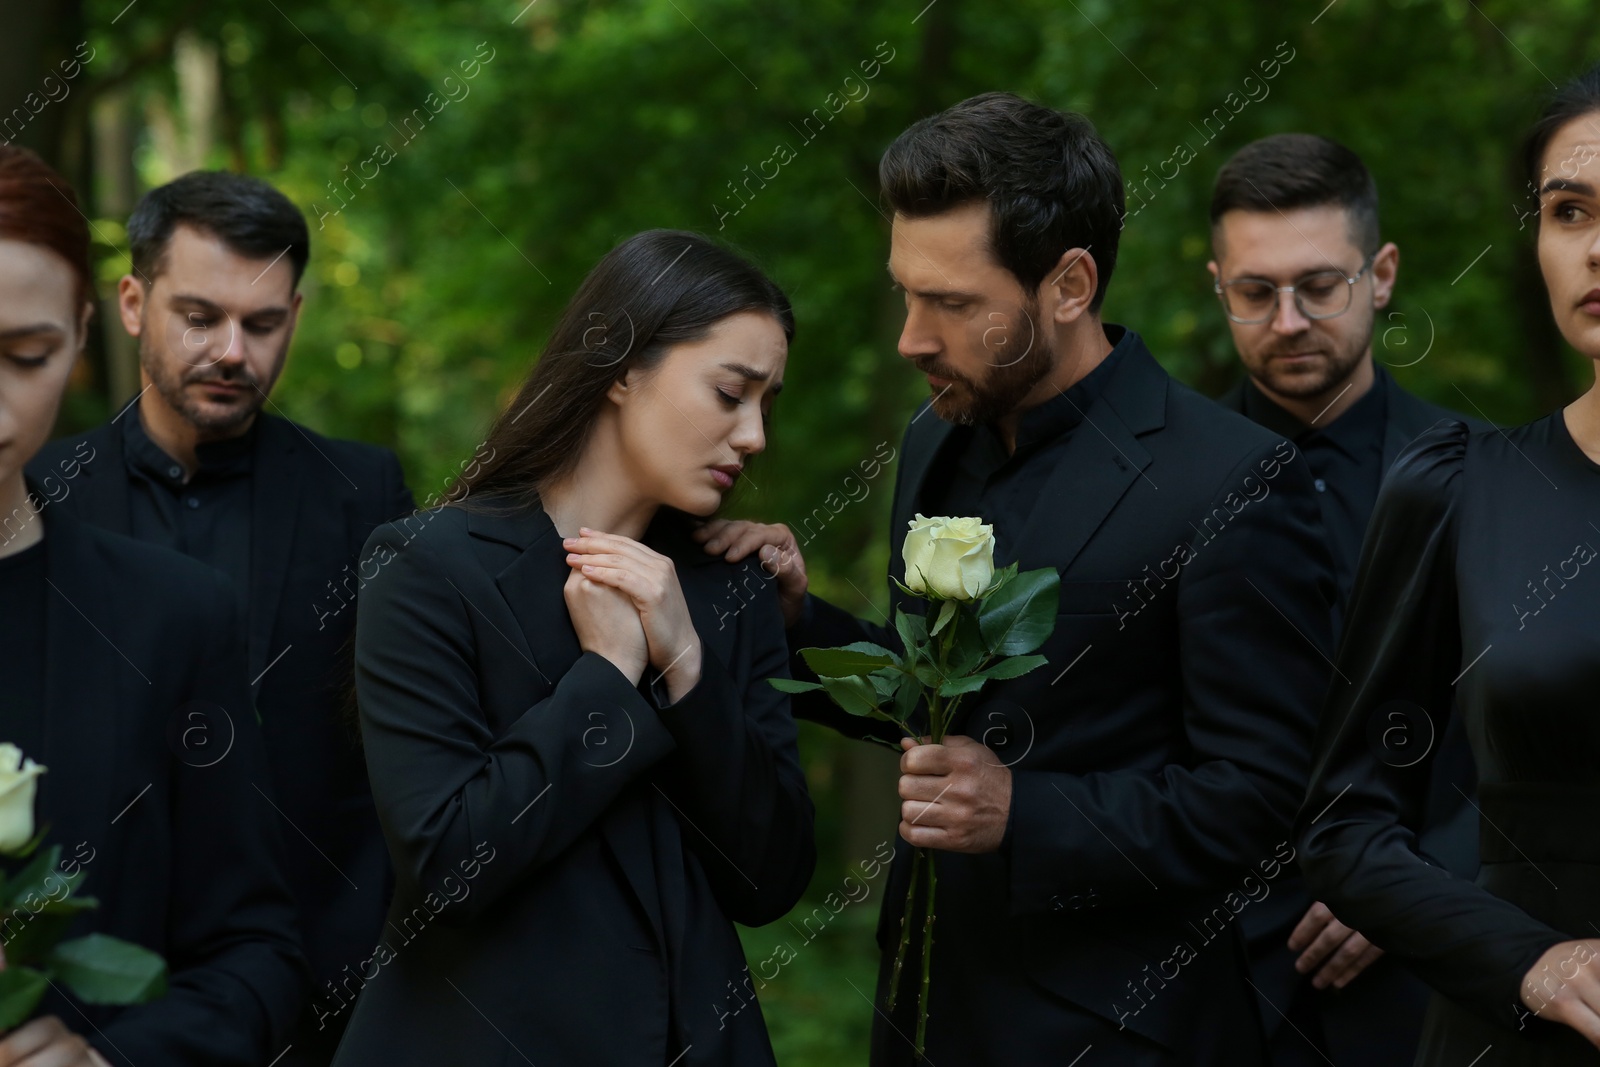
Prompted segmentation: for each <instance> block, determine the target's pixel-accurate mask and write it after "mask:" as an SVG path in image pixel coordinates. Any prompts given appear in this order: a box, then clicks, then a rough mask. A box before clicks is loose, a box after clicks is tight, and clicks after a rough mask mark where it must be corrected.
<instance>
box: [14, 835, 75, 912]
mask: <svg viewBox="0 0 1600 1067" xmlns="http://www.w3.org/2000/svg"><path fill="white" fill-rule="evenodd" d="M60 860H61V846H60V845H51V846H50V847H49V848H47V849H45V850H44V851H42V852H39V853H36V854H35V855H34V857H33V859H31V860H29V861H28V862H27V864H26V865H24V866H23V868H22V870H20V871H18V872H17V873H16V874H14V875H12V876H11V877H10V878H8V879H7V880H6V883H5V887H6V894H5V899H4V901H0V903H4V904H5V905H6V906H7V907H10V906H12V905H15V904H17V903H19V902H21V900H22V898H23V897H25V896H27V895H28V894H29V893H35V894H37V895H38V896H40V897H45V896H48V895H49V893H50V890H51V889H54V888H55V887H56V886H57V885H59V880H60V879H61V878H62V875H60V874H59V873H56V864H57V863H58V862H60ZM52 874H53V875H54V877H51V876H52ZM47 882H48V884H46V883H47ZM57 892H58V893H59V892H60V890H57ZM63 895H64V894H63Z"/></svg>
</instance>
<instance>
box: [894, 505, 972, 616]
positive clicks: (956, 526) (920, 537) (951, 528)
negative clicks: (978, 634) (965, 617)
mask: <svg viewBox="0 0 1600 1067" xmlns="http://www.w3.org/2000/svg"><path fill="white" fill-rule="evenodd" d="M910 527H911V529H910V531H909V532H908V533H907V534H906V539H905V543H904V545H902V546H901V549H900V553H901V556H902V557H903V558H904V560H905V564H906V586H907V587H908V588H910V589H912V590H914V591H916V592H918V593H925V594H932V595H935V596H940V597H943V598H945V599H946V600H973V599H975V598H977V597H980V596H982V595H983V594H984V593H986V592H988V590H989V583H990V582H991V581H992V580H993V579H994V527H993V526H990V525H987V524H985V523H984V522H982V521H981V520H979V519H974V518H955V519H951V518H944V517H936V518H931V519H930V518H926V517H924V516H923V515H922V513H921V512H918V513H917V517H916V518H914V519H912V520H911V523H910Z"/></svg>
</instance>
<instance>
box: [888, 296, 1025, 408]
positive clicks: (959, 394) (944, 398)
mask: <svg viewBox="0 0 1600 1067" xmlns="http://www.w3.org/2000/svg"><path fill="white" fill-rule="evenodd" d="M1020 313H1021V316H1022V320H1023V321H1024V322H1025V323H1027V325H1028V327H1029V331H1028V334H1027V341H1026V342H1025V344H1026V348H1025V350H1024V351H1023V353H1022V355H1020V356H1015V357H1012V356H1005V355H1001V356H991V357H990V360H989V366H988V367H987V368H986V369H985V372H984V375H983V378H982V380H981V381H974V380H973V379H971V378H968V377H965V376H963V375H959V374H956V373H955V372H954V371H952V370H950V369H949V368H948V367H943V366H941V365H939V364H938V363H919V364H918V365H917V370H919V371H921V372H922V373H924V374H931V375H933V376H934V377H935V378H945V379H947V380H949V381H950V382H952V383H953V384H951V385H949V386H947V387H946V388H945V389H944V390H943V391H941V392H939V393H936V394H934V398H933V413H934V414H935V415H937V416H939V418H941V419H943V420H945V421H946V422H951V423H955V424H956V425H958V426H972V425H975V424H977V423H982V422H995V421H998V420H999V419H1000V418H1002V417H1004V416H1006V415H1009V414H1011V413H1012V412H1014V411H1016V409H1017V405H1018V404H1020V403H1021V402H1022V400H1023V398H1024V397H1026V396H1027V395H1028V394H1029V393H1031V392H1032V391H1033V387H1034V386H1036V385H1038V384H1039V383H1040V382H1041V381H1043V380H1044V378H1045V376H1046V375H1048V374H1049V373H1050V371H1051V369H1052V364H1053V360H1052V359H1051V358H1050V357H1051V352H1050V350H1049V348H1048V347H1047V346H1046V344H1045V342H1044V340H1043V338H1044V333H1043V331H1042V330H1041V329H1040V328H1039V317H1038V314H1037V313H1036V311H1035V309H1034V308H1031V307H1024V308H1021V309H1020Z"/></svg>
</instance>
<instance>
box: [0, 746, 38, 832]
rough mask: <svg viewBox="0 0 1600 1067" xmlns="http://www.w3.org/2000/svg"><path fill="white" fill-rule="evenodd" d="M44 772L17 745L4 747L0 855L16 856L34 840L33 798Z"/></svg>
mask: <svg viewBox="0 0 1600 1067" xmlns="http://www.w3.org/2000/svg"><path fill="white" fill-rule="evenodd" d="M44 770H45V769H44V768H43V767H41V766H39V764H37V763H35V762H33V760H31V759H25V758H24V757H23V755H22V749H20V748H18V747H17V746H16V745H13V744H12V743H11V742H9V741H6V742H4V743H0V853H6V854H11V853H15V852H17V851H18V850H20V849H21V848H22V846H23V845H26V844H27V843H28V842H29V841H31V840H32V839H33V794H34V791H35V790H36V789H37V788H38V782H37V781H36V779H37V778H38V777H39V775H41V774H43V773H44Z"/></svg>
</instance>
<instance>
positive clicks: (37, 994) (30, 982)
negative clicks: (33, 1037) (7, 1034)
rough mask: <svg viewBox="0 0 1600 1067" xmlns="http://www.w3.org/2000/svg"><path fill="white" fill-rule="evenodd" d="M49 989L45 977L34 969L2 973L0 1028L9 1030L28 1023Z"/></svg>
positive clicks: (0, 981) (22, 968) (28, 968)
mask: <svg viewBox="0 0 1600 1067" xmlns="http://www.w3.org/2000/svg"><path fill="white" fill-rule="evenodd" d="M48 988H49V983H48V982H46V981H45V977H44V975H42V974H40V973H39V972H38V971H36V970H34V969H33V968H32V967H7V968H6V969H5V970H3V971H0V1028H4V1029H7V1030H9V1029H11V1028H12V1027H14V1026H21V1025H22V1024H23V1023H25V1022H27V1021H28V1018H29V1017H30V1016H32V1015H33V1009H35V1008H37V1007H38V1006H39V1000H40V998H42V997H43V996H44V991H45V990H46V989H48Z"/></svg>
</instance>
